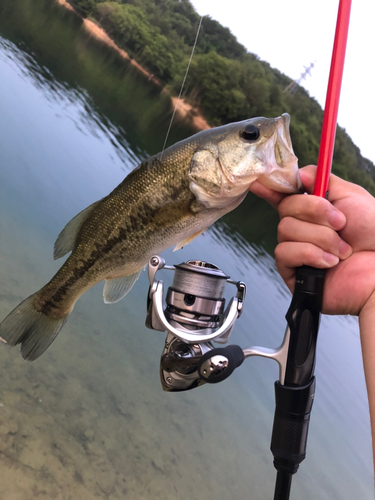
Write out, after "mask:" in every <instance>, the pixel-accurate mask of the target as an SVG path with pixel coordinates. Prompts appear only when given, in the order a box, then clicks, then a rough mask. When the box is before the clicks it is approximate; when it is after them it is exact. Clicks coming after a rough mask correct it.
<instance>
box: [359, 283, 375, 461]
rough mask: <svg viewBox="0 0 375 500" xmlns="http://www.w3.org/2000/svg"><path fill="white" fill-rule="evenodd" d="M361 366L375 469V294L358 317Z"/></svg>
mask: <svg viewBox="0 0 375 500" xmlns="http://www.w3.org/2000/svg"><path fill="white" fill-rule="evenodd" d="M359 327H360V333H361V345H362V356H363V366H364V371H365V378H366V386H367V393H368V400H369V407H370V420H371V433H372V448H373V456H374V467H375V292H374V293H373V294H372V296H371V297H370V299H369V300H368V301H367V302H366V304H365V306H364V307H363V308H362V311H361V313H360V315H359Z"/></svg>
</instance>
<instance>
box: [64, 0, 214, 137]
mask: <svg viewBox="0 0 375 500" xmlns="http://www.w3.org/2000/svg"><path fill="white" fill-rule="evenodd" d="M56 1H57V3H59V4H60V5H62V6H64V7H65V8H67V9H69V10H71V11H73V12H75V14H76V15H77V16H79V17H80V18H81V19H82V22H83V26H84V28H85V29H86V30H87V31H88V32H89V33H90V35H91V36H93V37H95V38H96V39H97V40H100V41H102V42H103V43H105V44H106V45H108V46H109V47H112V48H113V49H114V50H115V51H116V52H117V53H118V54H119V55H120V56H121V57H122V58H124V59H126V60H127V61H129V62H130V64H132V65H133V66H135V67H136V68H137V69H138V71H140V72H141V73H143V74H144V75H145V76H147V78H148V79H149V80H151V81H152V82H153V83H154V84H155V85H157V86H159V87H162V84H161V83H160V81H159V80H158V79H157V78H155V77H154V75H152V74H151V73H150V72H148V71H147V70H146V69H145V68H143V67H142V66H141V65H140V64H138V63H137V61H135V60H134V59H132V58H131V57H130V56H129V54H128V53H127V52H126V51H125V50H123V49H121V48H120V47H119V46H118V45H117V44H116V43H115V42H114V41H113V40H112V38H110V37H109V36H108V35H107V33H106V32H105V31H104V30H103V29H102V28H100V26H98V25H97V24H95V23H94V22H93V21H90V20H89V19H85V18H84V17H82V16H80V15H79V14H78V12H77V11H76V10H75V9H74V8H73V7H72V6H71V5H70V3H69V2H67V0H56ZM163 92H167V91H166V90H165V89H163ZM171 100H172V105H173V107H176V106H177V108H176V115H177V116H178V117H179V118H180V119H187V120H188V121H189V122H190V123H191V124H192V125H193V127H195V128H196V129H197V130H204V129H208V128H211V127H210V125H209V124H208V123H207V121H206V120H205V118H204V117H203V116H202V115H201V114H200V113H199V110H198V109H197V108H194V107H193V106H191V105H190V104H188V103H187V102H185V101H184V100H183V99H180V100H179V101H178V99H177V97H172V96H171Z"/></svg>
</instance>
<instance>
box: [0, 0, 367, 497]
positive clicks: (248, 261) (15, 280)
mask: <svg viewBox="0 0 375 500" xmlns="http://www.w3.org/2000/svg"><path fill="white" fill-rule="evenodd" d="M5 3H6V5H5V4H4V3H2V4H1V7H0V14H4V12H5V10H6V14H7V22H5V23H4V22H2V19H4V16H2V15H0V33H2V34H3V36H4V38H2V39H1V38H0V41H1V46H0V74H1V79H0V109H1V113H0V207H1V212H0V214H1V215H0V234H1V241H0V244H1V245H0V280H1V283H2V287H1V290H0V318H3V317H4V316H5V315H6V314H7V313H8V312H9V311H10V310H11V309H12V308H13V307H14V306H15V305H17V304H18V303H19V302H20V301H21V300H22V299H23V298H25V297H26V296H28V295H30V294H31V293H33V292H35V291H36V290H37V289H38V288H40V287H41V286H42V285H44V284H45V283H46V281H48V280H49V279H50V277H51V276H52V275H53V274H54V273H55V272H56V270H57V269H58V267H59V266H60V264H59V263H58V262H57V263H55V262H54V261H53V259H52V248H53V243H54V240H55V238H56V236H57V234H58V233H59V232H60V230H61V228H62V227H63V226H64V224H65V223H66V222H67V221H68V220H70V218H71V217H73V216H74V215H75V214H76V213H77V212H79V211H80V210H81V209H83V208H85V207H86V206H87V205H89V204H90V203H92V202H93V201H95V200H97V199H99V198H100V197H102V196H104V195H105V194H107V193H108V192H109V191H110V190H111V189H113V187H115V186H116V185H117V184H118V183H119V182H120V181H121V180H122V178H123V176H124V175H125V173H124V172H128V171H129V170H130V169H132V168H133V167H134V165H136V164H137V163H138V162H139V161H141V160H142V159H143V158H144V157H145V156H146V155H149V154H152V153H155V152H156V151H157V150H158V149H159V148H160V144H162V142H163V139H164V137H163V132H162V129H163V127H164V125H166V124H167V123H168V117H169V103H168V102H167V100H166V98H165V97H161V96H160V95H159V94H160V93H159V91H157V90H155V89H154V88H152V87H149V82H147V81H144V80H142V78H140V77H139V76H137V75H136V74H134V72H133V71H132V70H129V69H128V67H127V66H126V65H122V64H120V62H119V61H118V60H117V59H116V57H115V56H114V55H108V53H107V52H106V51H105V50H104V49H103V48H102V47H100V46H99V47H98V46H97V45H95V43H94V42H93V41H92V40H91V41H90V40H87V39H85V36H86V38H87V35H84V34H83V32H82V31H81V30H80V23H79V22H78V21H77V20H76V19H75V18H74V17H72V16H73V14H71V13H66V12H65V11H64V10H62V9H61V8H58V7H57V6H56V5H54V4H53V3H52V2H45V1H44V0H39V1H37V2H35V1H33V2H31V0H29V1H28V0H22V1H21V0H17V1H15V2H5ZM4 5H5V6H4ZM31 6H32V7H33V8H32V9H31ZM1 9H3V12H1ZM59 16H61V17H59ZM10 21H11V22H10ZM164 130H166V126H165V128H164ZM190 133H191V131H189V130H184V129H183V128H182V125H179V126H178V127H177V128H176V129H175V137H174V138H173V140H177V139H179V138H182V137H183V135H184V134H185V135H188V134H190ZM257 206H258V205H257V203H256V202H255V201H251V200H250V201H249V205H248V207H251V213H248V214H247V215H248V219H249V221H251V227H252V228H254V227H257V226H259V227H260V228H261V229H262V231H263V232H264V234H263V233H262V234H263V235H262V237H261V238H260V237H259V238H258V239H257V238H256V237H254V238H252V232H255V230H254V229H249V228H248V227H246V225H245V228H239V232H235V231H234V229H233V228H234V227H236V224H237V223H238V220H239V219H241V220H243V219H244V217H245V215H246V214H245V215H242V213H241V216H239V215H238V214H237V215H235V214H236V212H234V213H233V214H232V215H231V217H229V218H226V219H225V220H224V222H222V221H221V222H219V223H218V224H216V225H215V227H214V228H212V229H211V230H210V231H208V232H206V233H205V234H204V235H203V236H202V237H200V238H198V239H197V240H196V241H194V242H193V243H192V244H190V245H189V246H188V247H186V248H184V249H183V250H181V251H179V252H177V253H172V252H171V251H170V250H169V251H167V252H166V253H165V258H166V260H167V262H168V263H178V262H182V261H184V260H187V259H190V258H200V259H203V260H208V261H213V262H214V263H215V264H216V265H218V266H219V267H221V268H222V269H223V270H224V271H225V272H226V273H227V274H230V275H231V276H232V277H233V278H235V279H242V280H244V281H245V282H246V283H247V286H248V294H247V300H246V303H245V311H244V314H243V315H242V317H241V319H240V320H239V321H238V322H237V324H236V327H235V331H234V333H233V339H232V342H233V343H238V344H240V345H241V346H243V347H247V346H249V345H265V346H269V347H274V346H276V345H278V344H279V343H280V342H281V339H282V334H283V330H284V328H285V321H284V315H285V312H286V310H287V307H288V305H289V301H290V297H289V294H288V292H287V291H286V289H285V287H284V285H283V284H282V282H281V280H280V278H279V277H278V275H277V273H276V270H275V267H274V262H273V259H272V257H271V256H270V255H269V253H268V252H267V251H266V250H265V248H266V249H267V250H268V247H271V246H272V241H274V222H272V221H271V222H270V220H269V219H270V217H271V216H270V215H269V213H268V212H267V211H266V210H264V211H263V209H259V210H258V211H257ZM242 210H245V209H244V208H242ZM265 226H267V227H271V229H269V233H270V234H269V235H268V234H266V232H265V231H264V227H265ZM256 232H257V233H259V232H261V231H260V230H259V231H258V230H257V231H256ZM263 241H264V244H263ZM165 274H167V273H165ZM163 278H164V277H163ZM165 279H167V277H165ZM147 287H148V283H147V277H146V273H143V275H142V277H141V278H140V280H139V281H138V282H137V284H136V286H135V287H134V289H133V291H132V293H131V294H130V295H129V296H128V297H126V299H124V300H123V301H121V302H119V303H118V304H114V305H112V306H108V305H107V306H106V305H104V304H103V301H102V296H101V294H102V290H101V285H99V286H97V287H95V288H94V289H92V290H90V291H89V292H87V293H86V294H85V295H84V297H83V298H82V299H80V301H79V303H78V304H77V306H76V308H75V310H74V312H73V313H72V315H71V318H70V320H69V322H68V323H67V325H66V326H65V327H64V330H63V332H62V333H61V335H59V337H58V338H57V339H56V341H55V342H54V343H53V345H52V346H51V348H50V349H49V350H48V351H47V352H46V353H45V354H44V355H43V356H42V357H41V358H40V359H39V360H37V361H36V362H34V363H26V362H24V361H23V360H22V358H21V357H20V355H19V352H18V348H14V349H6V348H3V349H0V371H1V380H2V384H1V391H0V464H1V468H2V481H1V484H0V498H1V499H2V500H3V499H4V500H10V499H12V500H14V499H20V500H26V499H31V498H32V499H34V498H38V499H39V498H40V499H49V500H50V499H51V498H53V499H61V500H67V499H78V498H79V499H81V498H82V499H89V500H90V499H104V498H106V499H110V500H112V499H120V498H131V499H159V498H160V499H165V500H176V499H180V498H181V499H184V498H187V497H188V496H189V497H193V498H205V497H209V498H213V497H214V498H217V499H226V498H228V497H229V496H230V497H231V498H234V499H242V498H252V499H254V500H258V499H259V500H260V499H262V500H263V499H267V498H272V495H273V487H274V479H275V473H274V470H273V467H272V456H271V453H270V451H269V442H270V435H271V428H272V419H273V410H274V396H273V382H274V381H275V380H276V378H277V366H276V365H273V364H272V362H270V361H267V360H264V359H251V360H248V361H246V363H244V364H243V365H242V366H241V368H240V369H239V370H237V371H236V372H235V373H234V374H233V375H232V376H231V378H230V379H229V380H227V381H225V382H223V383H222V384H218V385H217V386H209V387H208V386H207V385H206V386H204V387H202V388H199V389H197V390H195V391H192V392H190V393H182V394H169V393H168V394H167V393H164V392H163V391H162V390H161V387H160V382H159V374H158V372H159V359H160V353H161V350H162V346H163V341H164V334H162V333H160V332H152V331H150V330H147V329H146V328H145V327H144V320H145V314H146V311H145V308H146V304H145V302H146V294H147ZM371 469H372V466H371V445H370V432H369V421H368V415H367V400H366V394H365V387H364V380H363V374H362V368H361V354H360V347H359V341H358V333H357V325H356V322H355V321H354V320H350V321H349V320H347V319H345V318H341V319H338V318H323V321H322V328H321V334H320V339H319V352H318V360H317V396H316V402H315V403H314V411H313V415H312V421H311V431H310V436H309V444H308V455H307V459H306V461H305V463H303V464H302V466H301V468H300V471H299V473H298V474H297V476H296V477H295V479H294V481H293V483H294V484H293V496H292V498H304V499H306V500H310V499H311V500H312V499H314V500H317V499H321V500H323V499H324V500H326V499H327V498H330V499H335V498H337V499H340V500H352V499H353V498H361V499H370V498H372V471H371Z"/></svg>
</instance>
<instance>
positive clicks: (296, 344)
mask: <svg viewBox="0 0 375 500" xmlns="http://www.w3.org/2000/svg"><path fill="white" fill-rule="evenodd" d="M324 276H325V270H324V269H315V268H313V267H309V266H302V267H299V268H298V269H297V272H296V285H295V289H294V293H293V298H292V302H291V304H290V307H289V310H288V312H287V314H286V320H287V322H288V325H289V329H290V343H289V350H288V359H287V364H286V371H285V381H284V385H286V386H305V385H306V384H308V383H309V382H310V380H311V378H312V376H313V374H314V368H315V351H316V342H317V337H318V330H319V322H320V311H321V308H322V298H323V285H324Z"/></svg>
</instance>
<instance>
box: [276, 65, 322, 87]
mask: <svg viewBox="0 0 375 500" xmlns="http://www.w3.org/2000/svg"><path fill="white" fill-rule="evenodd" d="M315 63H316V61H314V62H312V63H311V64H310V66H308V67H307V66H304V68H305V71H303V72H302V73H301V75H300V77H299V78H298V80H293V81H292V82H290V84H289V85H288V86H287V87H285V89H284V90H283V92H290V93H293V92H295V91H296V89H297V87H298V85H299V84H300V83H301V82H302V81H303V80H306V77H307V76H311V70H312V69H313V67H314V66H315Z"/></svg>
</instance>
